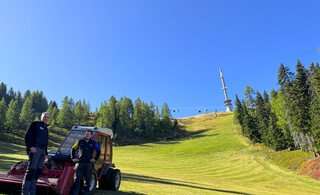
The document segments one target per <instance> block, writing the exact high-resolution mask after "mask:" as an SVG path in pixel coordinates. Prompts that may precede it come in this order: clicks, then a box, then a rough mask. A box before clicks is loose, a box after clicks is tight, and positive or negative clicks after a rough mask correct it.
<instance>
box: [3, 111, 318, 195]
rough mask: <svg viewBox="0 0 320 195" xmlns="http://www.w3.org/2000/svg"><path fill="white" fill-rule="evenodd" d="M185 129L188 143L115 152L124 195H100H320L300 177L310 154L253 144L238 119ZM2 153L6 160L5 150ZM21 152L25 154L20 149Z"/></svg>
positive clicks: (192, 122) (197, 122) (225, 117)
mask: <svg viewBox="0 0 320 195" xmlns="http://www.w3.org/2000/svg"><path fill="white" fill-rule="evenodd" d="M179 124H181V125H183V128H184V129H185V130H188V131H190V132H191V135H190V136H189V137H188V138H184V139H180V140H173V141H166V142H165V141H163V142H158V143H153V144H150V143H149V144H143V145H136V146H122V147H114V163H115V164H116V166H117V168H119V169H120V170H121V171H122V176H123V178H122V179H123V180H122V184H121V187H120V192H113V193H111V192H104V191H97V193H96V194H290V195H291V194H297V195H298V194H299V195H300V194H319V192H320V182H319V181H316V180H313V179H310V178H307V177H304V176H301V175H299V174H297V173H296V171H297V170H298V168H299V166H300V164H301V162H303V161H305V160H306V159H308V158H310V157H311V155H310V154H306V153H303V152H301V151H284V152H274V151H272V150H270V149H268V148H265V147H264V146H262V145H252V144H250V143H249V142H248V140H247V139H245V138H243V137H242V136H241V135H240V134H239V130H238V129H239V126H237V125H235V124H234V123H233V115H232V114H220V115H219V116H218V117H214V116H213V115H210V114H208V115H203V116H200V117H193V118H188V119H180V120H179ZM2 144H3V143H0V145H2ZM17 147H18V146H17ZM0 151H1V154H4V151H3V149H2V148H1V147H0ZM16 151H17V154H21V153H19V152H18V151H19V147H18V148H16ZM11 152H12V153H14V151H11ZM9 156H10V155H9ZM16 157H22V156H16ZM2 163H3V160H2V158H0V164H2ZM0 168H1V167H0ZM292 170H295V171H292Z"/></svg>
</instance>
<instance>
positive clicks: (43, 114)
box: [40, 112, 49, 120]
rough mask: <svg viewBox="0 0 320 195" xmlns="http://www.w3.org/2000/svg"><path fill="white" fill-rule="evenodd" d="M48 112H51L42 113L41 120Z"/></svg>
mask: <svg viewBox="0 0 320 195" xmlns="http://www.w3.org/2000/svg"><path fill="white" fill-rule="evenodd" d="M46 114H49V112H43V113H41V118H40V119H41V120H43V117H44V116H45V115H46Z"/></svg>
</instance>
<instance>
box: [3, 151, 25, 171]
mask: <svg viewBox="0 0 320 195" xmlns="http://www.w3.org/2000/svg"><path fill="white" fill-rule="evenodd" d="M20 161H22V160H21V159H18V158H14V157H8V156H2V155H0V171H2V172H7V171H9V169H10V168H11V166H12V165H14V164H15V163H17V162H20Z"/></svg>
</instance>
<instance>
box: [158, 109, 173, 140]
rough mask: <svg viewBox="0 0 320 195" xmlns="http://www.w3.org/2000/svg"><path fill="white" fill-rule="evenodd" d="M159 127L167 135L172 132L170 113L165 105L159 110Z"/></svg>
mask: <svg viewBox="0 0 320 195" xmlns="http://www.w3.org/2000/svg"><path fill="white" fill-rule="evenodd" d="M161 118H162V120H161V127H162V132H163V133H165V134H168V133H170V132H171V130H172V122H171V113H170V109H169V106H168V104H167V103H164V104H163V105H162V109H161Z"/></svg>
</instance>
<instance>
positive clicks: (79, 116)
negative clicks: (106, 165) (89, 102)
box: [73, 100, 84, 125]
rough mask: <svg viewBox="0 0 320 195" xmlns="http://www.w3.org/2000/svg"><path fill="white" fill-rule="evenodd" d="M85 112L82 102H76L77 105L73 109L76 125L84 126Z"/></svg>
mask: <svg viewBox="0 0 320 195" xmlns="http://www.w3.org/2000/svg"><path fill="white" fill-rule="evenodd" d="M83 112H84V108H83V106H82V102H81V101H80V100H78V101H77V102H76V105H75V107H74V109H73V113H74V120H75V122H76V124H78V125H82V123H83V121H84V120H83Z"/></svg>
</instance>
